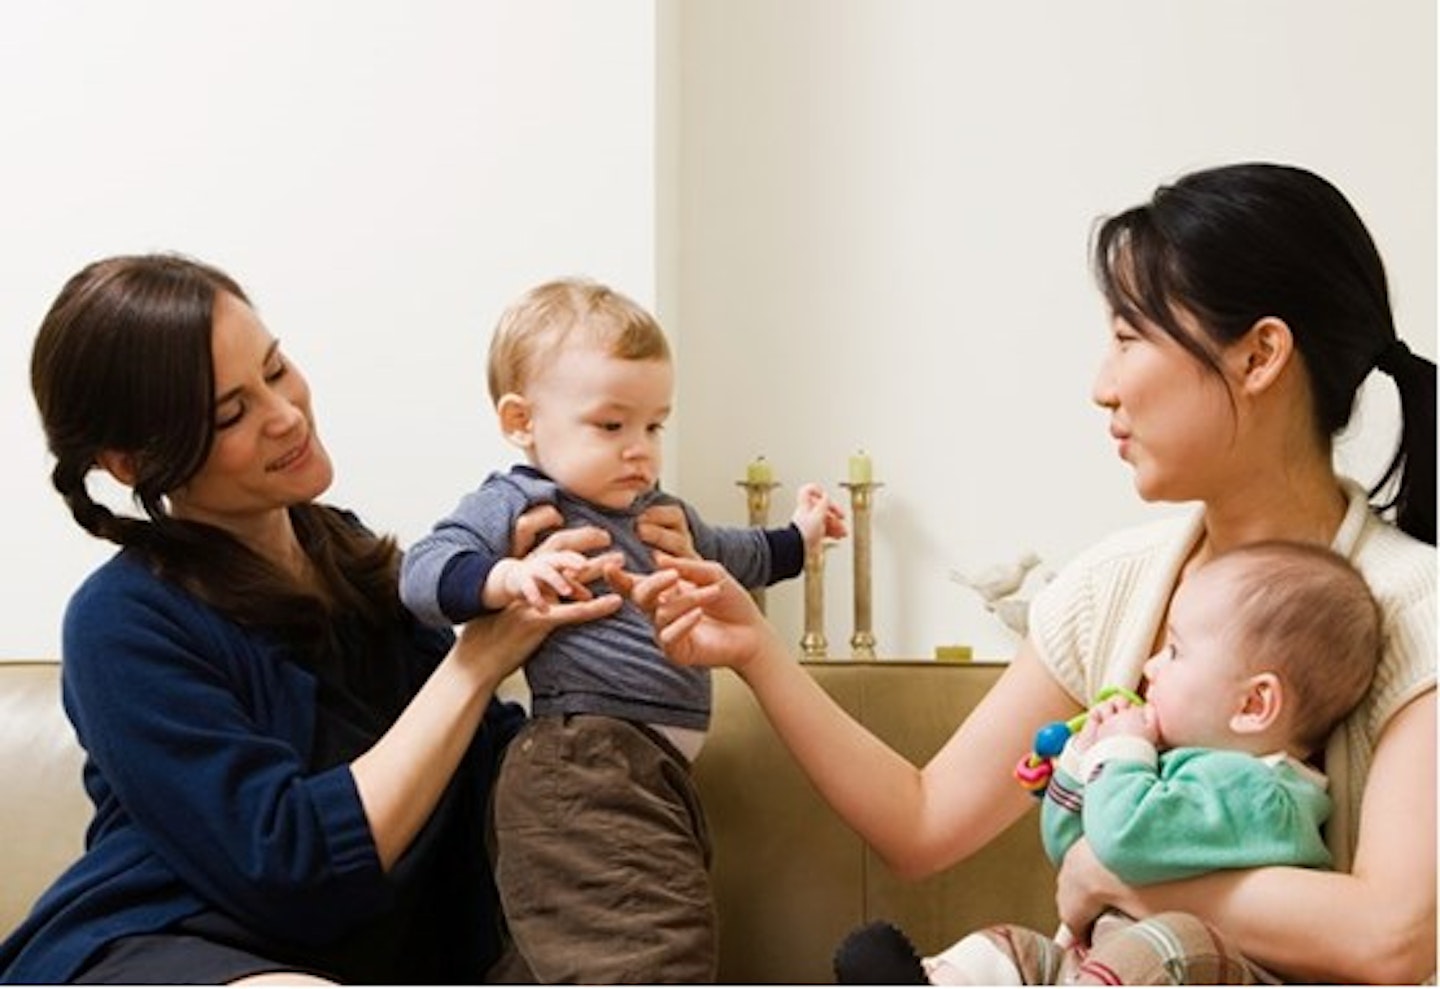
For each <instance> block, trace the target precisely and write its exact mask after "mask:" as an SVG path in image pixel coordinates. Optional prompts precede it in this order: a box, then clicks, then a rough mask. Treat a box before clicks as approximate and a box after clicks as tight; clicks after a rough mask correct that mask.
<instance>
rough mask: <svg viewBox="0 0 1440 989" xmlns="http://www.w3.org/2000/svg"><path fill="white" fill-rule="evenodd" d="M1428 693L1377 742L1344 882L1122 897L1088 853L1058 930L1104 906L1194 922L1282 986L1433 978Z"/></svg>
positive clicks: (1187, 887)
mask: <svg viewBox="0 0 1440 989" xmlns="http://www.w3.org/2000/svg"><path fill="white" fill-rule="evenodd" d="M1435 728H1436V725H1435V693H1434V691H1431V692H1430V693H1428V694H1425V695H1423V696H1422V697H1419V698H1417V699H1416V700H1414V701H1412V702H1411V703H1410V704H1408V705H1406V706H1405V707H1404V708H1403V709H1402V710H1401V711H1400V712H1399V713H1398V714H1396V715H1395V716H1394V718H1392V719H1391V721H1390V724H1389V725H1388V726H1387V727H1386V729H1385V731H1384V732H1383V733H1382V735H1381V737H1380V742H1379V745H1378V747H1377V748H1376V750H1375V757H1374V761H1373V762H1372V763H1371V767H1370V776H1369V778H1368V780H1367V781H1366V786H1365V797H1364V801H1363V804H1362V809H1361V822H1360V832H1359V833H1360V841H1359V845H1358V847H1357V849H1356V854H1355V865H1354V870H1353V871H1352V872H1351V873H1349V874H1348V875H1347V874H1344V873H1336V872H1324V871H1319V870H1309V869H1288V868H1269V869H1253V870H1248V871H1240V872H1216V873H1212V874H1210V875H1208V876H1204V877H1201V878H1199V879H1193V880H1190V881H1187V882H1182V883H1168V884H1163V885H1157V886H1145V887H1138V888H1128V887H1125V886H1123V885H1121V884H1120V883H1119V882H1118V880H1116V879H1115V877H1114V876H1111V875H1110V874H1108V873H1106V872H1105V871H1104V869H1103V867H1101V866H1100V865H1099V863H1098V862H1097V861H1096V859H1095V857H1094V853H1093V852H1092V851H1090V849H1089V848H1088V846H1086V845H1085V843H1083V842H1082V843H1080V844H1077V845H1076V847H1075V848H1074V849H1072V850H1071V852H1070V854H1069V855H1068V856H1067V857H1066V859H1065V863H1064V865H1063V867H1062V869H1061V872H1060V884H1059V887H1058V895H1057V902H1058V905H1059V909H1060V917H1061V920H1062V921H1064V922H1065V923H1066V924H1067V926H1070V927H1071V928H1072V929H1074V930H1084V929H1086V928H1087V927H1088V925H1089V923H1090V921H1092V920H1093V919H1094V917H1095V915H1096V913H1098V911H1099V909H1100V908H1101V907H1102V906H1103V905H1106V904H1110V905H1114V906H1116V907H1118V908H1120V909H1121V910H1124V911H1126V912H1127V913H1131V914H1133V915H1135V916H1148V915H1150V914H1153V913H1157V912H1160V911H1165V910H1183V911H1187V912H1189V913H1193V914H1195V915H1197V916H1199V917H1201V918H1203V919H1204V920H1206V921H1208V922H1210V923H1211V924H1214V925H1215V926H1216V927H1218V928H1219V929H1220V930H1222V931H1224V932H1225V934H1226V936H1227V937H1229V938H1230V939H1231V940H1232V941H1233V942H1234V943H1235V944H1236V945H1237V946H1238V947H1239V948H1240V950H1241V951H1243V952H1244V953H1245V954H1246V955H1247V956H1248V957H1250V958H1253V959H1254V960H1255V961H1257V962H1259V963H1260V964H1262V965H1265V966H1266V967H1268V968H1272V969H1274V970H1275V971H1277V972H1280V973H1283V974H1284V975H1286V976H1287V977H1289V978H1292V979H1297V980H1304V981H1321V982H1372V983H1382V984H1390V985H1403V984H1414V983H1416V982H1420V981H1422V980H1424V979H1427V978H1429V977H1431V976H1432V975H1433V974H1434V972H1435V965H1436V955H1435V940H1436V928H1435V923H1436V914H1435V899H1436V888H1435V868H1436V844H1435V843H1436V832H1435V799H1436V793H1435V780H1436V776H1435V773H1436V760H1435Z"/></svg>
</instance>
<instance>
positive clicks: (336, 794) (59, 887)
mask: <svg viewBox="0 0 1440 989" xmlns="http://www.w3.org/2000/svg"><path fill="white" fill-rule="evenodd" d="M31 376H32V386H33V390H34V394H35V399H36V402H37V404H38V406H39V410H40V417H41V420H42V422H43V425H44V428H45V434H46V438H47V440H48V443H49V447H50V451H51V453H52V454H53V455H54V457H55V467H54V470H53V474H52V479H53V482H54V485H55V488H56V490H57V491H59V493H60V494H61V496H62V497H63V498H64V499H65V501H66V503H67V504H68V505H69V507H70V510H71V513H72V514H73V515H74V517H75V520H76V521H77V522H78V523H79V524H80V525H81V527H83V528H84V529H85V530H86V531H87V532H89V533H91V534H92V535H94V536H97V537H99V538H101V539H106V540H109V541H111V542H113V543H116V544H117V545H119V546H120V551H119V552H118V553H117V554H116V555H115V556H114V557H112V558H111V559H110V560H109V561H108V562H106V563H105V564H103V565H102V566H100V567H99V568H98V569H97V570H96V571H95V572H94V573H92V574H91V575H90V576H89V577H88V578H87V579H86V581H85V582H84V583H83V584H82V586H81V587H80V588H79V589H78V590H77V591H76V593H75V594H74V596H73V597H72V598H71V601H70V603H69V605H68V607H67V609H66V613H65V619H64V628H63V663H62V683H63V693H64V702H65V707H66V711H67V713H68V715H69V717H70V720H71V722H72V724H73V725H74V727H75V732H76V735H77V736H78V738H79V741H80V744H81V745H82V747H83V748H84V749H85V753H86V761H85V771H84V772H85V787H86V790H87V792H88V794H89V796H90V799H91V800H92V802H93V803H94V806H95V815H94V819H93V820H92V822H91V824H90V827H89V831H88V834H87V837H86V848H85V852H84V854H83V855H82V856H81V858H80V859H79V860H78V861H77V862H76V863H75V864H74V865H73V866H72V867H71V868H70V869H68V870H67V871H66V872H65V873H64V874H63V875H62V876H61V877H60V878H59V879H58V880H57V881H56V883H55V884H54V885H53V886H52V887H51V888H50V889H49V890H48V891H47V892H46V893H45V894H44V895H43V896H42V897H41V899H40V901H39V902H38V903H37V904H36V906H35V908H34V910H33V912H32V913H31V915H30V916H29V917H28V918H27V919H26V920H25V921H24V922H23V923H22V925H21V926H20V928H19V929H18V930H17V931H15V932H14V933H13V934H12V935H11V936H10V937H9V938H8V940H6V941H5V943H4V944H3V945H0V977H3V979H4V980H6V981H14V982H120V983H132V984H134V983H187V982H188V983H196V982H199V983H206V982H209V983H221V982H236V981H265V980H274V981H281V982H287V983H293V982H296V981H314V980H342V981H361V982H388V983H425V982H476V981H480V980H481V979H482V978H483V977H484V974H485V972H486V971H487V969H488V968H489V966H490V965H491V964H492V963H493V962H494V961H495V960H496V958H497V957H498V955H499V953H500V948H501V939H502V935H503V928H502V924H501V922H500V918H499V915H498V909H497V907H496V897H495V891H494V887H493V883H492V880H491V876H490V871H489V866H488V862H487V858H486V854H485V848H484V831H485V824H486V813H487V807H488V801H489V790H490V785H491V782H492V780H493V775H494V772H495V770H496V766H497V764H498V760H499V757H500V754H501V752H502V750H503V748H504V746H505V744H506V742H507V741H508V740H509V738H510V737H511V735H512V734H513V733H514V731H515V730H516V729H517V728H518V726H519V723H520V721H521V719H522V712H521V711H520V709H519V708H518V707H517V706H516V705H513V704H505V703H502V702H500V701H498V700H497V699H496V698H495V688H496V686H497V685H498V684H499V683H500V681H501V680H502V679H503V678H504V677H505V676H506V675H507V674H508V673H509V672H511V671H512V670H514V669H515V668H516V667H518V666H519V665H520V663H521V662H522V661H523V660H524V658H525V657H526V656H527V655H528V654H529V653H530V652H531V651H532V650H533V649H534V647H535V646H536V645H538V644H539V642H540V641H541V640H542V639H543V638H544V636H545V635H546V634H547V633H548V632H549V630H550V629H552V628H555V627H557V626H558V625H561V624H565V623H569V622H575V621H583V620H587V619H590V618H594V617H598V616H600V615H604V614H608V613H610V612H612V611H613V610H614V609H615V608H616V607H618V606H619V603H620V602H619V599H618V598H617V597H616V596H614V595H609V596H607V597H604V598H597V599H589V595H587V594H585V593H584V591H583V589H575V594H576V598H577V599H576V600H574V601H570V602H565V603H557V604H556V605H555V606H553V607H550V608H548V609H546V610H545V611H544V612H543V613H541V612H540V611H537V610H535V609H533V608H529V607H515V608H511V609H507V610H506V611H504V612H501V613H499V614H497V615H495V616H493V617H491V618H489V619H486V620H482V621H476V622H473V623H470V624H469V625H467V626H465V628H464V629H463V630H462V632H461V634H460V635H459V637H458V639H457V637H456V636H454V635H452V634H451V633H450V632H449V631H448V630H440V631H437V630H434V629H426V628H424V627H422V626H420V625H418V624H417V623H416V622H414V621H413V620H412V619H411V618H410V617H409V616H408V614H407V613H406V612H405V610H404V609H403V607H402V606H401V605H400V603H399V597H398V593H397V579H398V565H399V551H398V549H397V547H396V545H395V542H394V540H393V539H390V538H381V537H379V536H377V535H376V534H374V533H373V532H371V531H370V530H368V529H367V528H365V526H364V525H363V524H361V522H360V521H359V520H358V519H357V518H356V517H355V516H354V515H352V514H350V513H348V512H345V511H342V510H339V509H336V508H333V507H330V506H328V505H325V504H322V503H320V502H318V501H317V500H316V499H317V498H319V497H320V496H321V495H322V494H323V492H324V491H325V490H326V489H327V488H328V487H329V486H330V482H331V478H332V468H331V464H330V459H329V456H328V454H327V453H326V451H325V447H324V445H323V444H322V442H321V439H320V435H319V432H318V430H317V428H316V423H315V418H314V414H313V411H312V408H311V402H310V391H309V386H308V385H307V383H306V381H305V379H304V377H303V376H302V375H301V373H300V371H299V369H298V368H296V367H295V365H294V364H292V363H291V362H290V361H289V360H288V359H287V358H286V356H285V354H284V352H283V351H282V350H281V349H280V344H279V341H278V340H276V339H275V338H274V337H273V336H271V334H270V332H269V331H268V330H267V329H266V327H265V326H264V324H263V323H262V322H261V321H260V319H259V317H258V315H257V314H256V312H255V310H254V309H253V308H252V307H251V305H250V303H249V301H248V299H247V298H246V295H245V293H244V292H243V291H242V290H241V289H240V286H239V285H237V284H236V283H235V282H234V281H233V280H232V279H231V278H230V277H229V276H227V275H225V274H224V273H223V272H220V271H218V270H216V269H215V268H213V267H210V266H208V265H205V264H201V263H199V262H196V261H193V260H189V259H186V258H181V257H176V256H169V255H150V256H137V257H117V258H110V259H107V260H104V261H99V262H96V263H94V264H91V265H89V266H87V267H86V268H84V269H83V270H82V271H80V272H79V273H77V274H76V275H75V276H74V277H72V278H71V279H70V280H69V282H68V283H67V284H66V285H65V286H64V288H63V290H62V291H61V293H60V295H59V297H58V298H57V299H56V300H55V302H54V304H53V305H52V307H51V309H50V311H49V313H48V314H47V315H46V317H45V320H44V322H43V324H42V326H41V328H40V332H39V335H38V336H37V338H36V341H35V346H34V351H33V355H32V364H31ZM96 468H99V469H100V470H103V471H104V472H106V473H108V474H109V475H111V476H112V477H113V478H114V479H115V480H117V481H119V482H120V483H121V484H122V485H124V486H125V487H127V488H129V489H130V490H131V491H132V492H133V495H134V502H135V505H136V506H137V508H138V512H136V513H135V514H130V513H123V512H122V513H117V512H116V511H114V510H112V509H111V508H109V507H106V506H105V505H103V504H101V503H100V502H97V501H96V500H95V499H94V498H92V496H91V494H90V492H89V490H88V488H87V480H88V478H89V475H90V473H91V471H93V470H95V469H96ZM551 521H553V520H548V519H545V518H543V517H540V516H533V517H531V518H530V519H528V520H527V521H526V522H525V523H524V524H523V525H522V526H521V530H522V531H521V532H520V533H519V534H518V535H517V542H518V543H519V544H520V545H522V546H525V547H527V548H528V547H530V546H532V545H533V544H534V542H535V538H534V534H535V533H536V532H537V531H539V529H540V527H541V526H543V525H546V524H549V523H550V522H551ZM596 535H597V534H595V533H592V532H576V533H566V534H559V535H556V536H552V537H551V538H550V539H549V540H547V542H546V546H547V548H550V549H555V548H557V547H559V548H571V549H578V550H587V549H595V548H597V546H598V544H597V543H596V541H595V536H596ZM606 559H608V557H605V556H602V557H597V558H596V563H595V568H596V569H594V571H593V572H594V573H598V567H599V566H600V565H602V564H603V562H604V561H605V560H606Z"/></svg>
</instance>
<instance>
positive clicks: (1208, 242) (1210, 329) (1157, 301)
mask: <svg viewBox="0 0 1440 989" xmlns="http://www.w3.org/2000/svg"><path fill="white" fill-rule="evenodd" d="M1093 247H1094V249H1093V264H1094V267H1095V273H1096V278H1097V280H1098V281H1099V283H1100V287H1101V289H1102V291H1103V292H1104V294H1105V297H1106V300H1107V301H1108V302H1109V304H1110V307H1111V309H1112V311H1114V312H1115V313H1116V314H1117V315H1119V316H1121V317H1123V318H1126V319H1127V321H1130V322H1132V323H1133V322H1138V321H1139V319H1141V318H1143V320H1145V321H1148V322H1150V323H1153V324H1154V325H1155V326H1157V327H1159V328H1160V329H1161V330H1162V331H1163V332H1165V333H1166V334H1168V335H1169V336H1170V337H1172V338H1173V339H1174V340H1175V341H1176V342H1177V343H1179V344H1180V345H1181V346H1183V347H1184V348H1185V349H1186V350H1188V351H1189V352H1190V353H1191V354H1193V355H1194V356H1195V357H1196V359H1197V360H1199V361H1200V362H1201V364H1203V365H1205V366H1206V367H1208V368H1209V369H1210V370H1211V371H1212V372H1214V373H1215V374H1216V375H1219V374H1220V373H1221V371H1220V367H1219V365H1218V363H1217V360H1216V357H1215V354H1216V353H1217V352H1218V350H1219V349H1220V348H1222V347H1224V346H1225V345H1226V344H1229V343H1232V342H1234V341H1236V340H1239V339H1240V338H1242V337H1243V336H1244V335H1245V334H1246V333H1248V332H1249V331H1250V329H1251V328H1252V327H1253V326H1254V325H1255V324H1256V323H1257V322H1259V321H1260V320H1261V319H1264V318H1266V317H1274V318H1278V319H1280V320H1283V321H1284V322H1285V324H1286V325H1287V326H1288V327H1289V328H1290V332H1291V334H1292V336H1293V338H1294V340H1295V346H1296V349H1297V350H1298V351H1299V353H1300V356H1301V358H1302V360H1301V364H1302V366H1303V367H1304V369H1305V373H1306V374H1307V375H1308V376H1309V379H1310V385H1311V393H1312V395H1313V396H1314V409H1313V412H1314V418H1315V423H1316V427H1317V428H1318V429H1319V430H1320V432H1321V434H1322V435H1321V439H1322V440H1324V442H1325V443H1326V444H1327V445H1328V444H1329V443H1330V441H1331V438H1332V437H1333V436H1334V435H1335V434H1336V433H1338V432H1339V431H1340V430H1341V429H1343V428H1344V427H1345V426H1346V424H1348V423H1349V421H1350V417H1351V414H1352V412H1353V410H1354V405H1355V397H1356V394H1357V392H1358V391H1359V389H1360V385H1361V383H1362V382H1363V381H1364V380H1365V379H1366V377H1367V376H1369V374H1370V372H1371V371H1372V370H1373V369H1375V368H1377V367H1378V368H1381V369H1382V370H1384V371H1385V372H1386V373H1387V374H1389V375H1391V376H1392V377H1393V378H1394V379H1395V384H1396V388H1397V389H1398V391H1399V393H1400V411H1401V420H1402V428H1401V434H1400V439H1399V442H1398V445H1397V448H1396V451H1395V454H1394V456H1393V458H1392V459H1391V461H1390V465H1389V467H1388V468H1387V469H1386V470H1385V471H1384V473H1383V474H1382V476H1381V478H1380V480H1379V481H1378V482H1377V483H1376V484H1375V486H1374V487H1373V488H1372V489H1371V491H1370V495H1371V497H1372V498H1373V497H1377V496H1380V497H1381V499H1382V500H1381V502H1380V504H1379V505H1378V506H1377V507H1378V508H1379V510H1380V511H1382V512H1387V513H1391V514H1393V516H1394V518H1395V521H1396V523H1397V524H1398V525H1399V527H1400V528H1401V529H1403V530H1405V531H1406V532H1408V533H1410V534H1411V535H1412V536H1414V537H1416V538H1417V539H1421V540H1424V541H1425V542H1427V543H1430V544H1431V545H1432V546H1433V545H1434V544H1435V364H1434V363H1433V362H1432V361H1429V360H1427V359H1425V358H1424V357H1421V356H1419V355H1417V354H1412V353H1411V352H1410V350H1409V348H1408V347H1405V345H1404V344H1403V343H1401V342H1400V341H1399V340H1398V339H1397V337H1396V333H1395V322H1394V317H1393V315H1392V313H1391V310H1390V294H1389V289H1388V287H1387V284H1386V278H1385V266H1384V264H1383V263H1382V262H1381V259H1380V254H1379V252H1378V251H1377V250H1376V248H1375V243H1374V241H1373V240H1372V239H1371V237H1370V234H1369V232H1368V231H1367V230H1366V229H1365V224H1364V222H1363V221H1361V219H1360V217H1359V215H1358V214H1357V213H1356V212H1355V210H1354V208H1353V207H1352V206H1351V205H1350V203H1349V201H1347V200H1346V198H1345V197H1344V195H1343V194H1341V192H1340V191H1339V190H1338V189H1336V188H1335V187H1334V186H1333V185H1331V184H1330V183H1329V182H1327V181H1326V180H1324V179H1322V178H1320V177H1319V176H1318V175H1315V174H1314V173H1312V172H1308V171H1306V170H1304V169H1301V168H1295V167H1293V166H1288V165H1276V164H1269V163H1251V164H1239V165H1229V166H1225V167H1221V168H1214V169H1209V170H1205V171H1200V172H1195V173H1193V174H1190V175H1187V176H1185V177H1184V178H1182V179H1180V180H1179V181H1177V182H1175V183H1174V184H1173V185H1166V186H1161V187H1160V188H1159V189H1157V190H1156V192H1155V194H1154V196H1153V197H1152V198H1151V200H1150V201H1149V202H1148V203H1145V204H1143V205H1141V206H1137V207H1135V208H1134V209H1131V210H1128V211H1126V212H1124V213H1121V214H1119V215H1118V216H1114V217H1111V218H1110V219H1108V220H1106V221H1105V222H1104V223H1102V224H1101V225H1100V226H1099V227H1098V228H1097V231H1096V236H1095V241H1094V245H1093ZM1182 313H1188V314H1190V315H1191V316H1193V317H1194V318H1195V320H1196V321H1197V322H1198V324H1199V326H1200V328H1201V333H1202V334H1203V337H1197V336H1196V335H1194V334H1193V333H1191V332H1189V331H1187V330H1186V329H1185V327H1184V325H1183V323H1182V321H1181V319H1180V315H1181V314H1182Z"/></svg>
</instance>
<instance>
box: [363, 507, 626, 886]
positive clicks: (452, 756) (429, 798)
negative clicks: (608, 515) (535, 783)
mask: <svg viewBox="0 0 1440 989" xmlns="http://www.w3.org/2000/svg"><path fill="white" fill-rule="evenodd" d="M606 543H608V536H606V535H605V534H604V533H602V532H600V530H598V529H569V530H565V531H564V532H561V533H556V534H555V535H553V536H551V537H550V539H548V540H546V542H545V544H544V546H542V547H541V551H557V550H562V549H563V550H573V551H576V552H581V553H583V552H586V551H588V550H592V549H596V548H599V547H601V546H604V545H606ZM615 562H616V561H615V559H614V558H613V557H610V556H605V557H596V558H594V559H593V560H592V564H591V565H592V567H593V572H587V573H584V574H581V575H580V579H582V580H586V581H588V580H591V579H594V577H596V576H598V575H599V573H600V571H601V570H603V569H604V568H605V567H606V566H607V565H614V564H615ZM620 604H621V599H620V598H619V597H618V596H617V595H613V594H610V595H605V596H603V597H599V598H595V599H593V600H588V601H576V602H560V603H554V604H551V605H549V607H547V608H546V609H545V610H544V611H543V612H542V611H540V610H538V609H536V608H533V607H531V606H530V605H528V604H526V603H524V602H516V603H515V604H513V605H511V606H510V607H508V608H506V609H505V610H503V611H501V612H498V613H497V614H494V615H491V616H488V617H486V618H481V619H477V620H475V621H472V622H469V623H467V624H466V625H465V626H463V628H462V629H461V632H460V636H459V638H458V639H457V640H456V643H455V646H454V648H453V649H451V651H450V652H449V654H448V655H446V656H445V658H444V659H443V660H441V661H440V665H439V666H438V667H436V669H435V672H434V673H432V674H431V675H430V677H429V679H428V680H426V682H425V684H424V686H422V687H421V688H420V691H419V693H417V694H416V695H415V697H414V699H412V700H411V701H410V703H409V705H408V706H407V707H406V708H405V710H404V711H403V712H401V714H400V717H399V718H398V719H397V720H396V722H395V724H394V725H392V726H391V727H390V730H389V731H387V732H386V733H385V735H384V736H383V737H382V738H381V739H380V741H378V742H377V743H376V744H375V745H374V746H372V747H371V748H370V749H369V750H368V751H367V752H365V754H363V755H362V756H360V757H359V758H358V759H356V760H355V761H354V762H353V763H352V764H351V766H350V771H351V775H352V776H353V777H354V779H355V786H356V789H357V790H358V791H359V794H360V802H361V804H362V806H363V807H364V809H365V816H366V818H367V819H368V821H369V824H370V831H371V834H372V836H373V838H374V841H375V848H376V851H377V853H378V855H379V857H380V864H381V866H382V867H383V868H384V869H385V870H387V871H388V870H389V869H390V867H391V866H393V865H394V864H395V861H396V860H397V859H398V858H399V857H400V856H401V854H403V853H404V851H405V849H406V848H408V847H410V843H411V842H412V841H413V840H414V839H415V835H416V834H417V833H419V831H420V828H421V826H422V825H423V824H424V823H425V821H426V820H427V819H428V818H429V817H430V813H431V812H432V811H433V810H434V809H435V805H436V803H438V802H439V800H440V795H441V794H442V793H443V792H444V790H445V787H446V785H447V784H448V783H449V780H450V777H451V776H452V775H453V774H454V772H455V769H456V767H458V766H459V764H460V759H461V757H462V756H463V755H464V753H465V750H466V749H467V748H468V747H469V745H470V741H471V739H472V738H473V737H474V735H475V732H476V730H477V729H478V727H479V725H480V721H481V718H483V717H484V714H485V709H486V707H487V705H488V704H489V703H490V699H491V698H492V697H493V696H494V694H495V689H496V687H498V686H499V684H500V682H501V681H502V680H503V679H504V678H505V677H506V676H507V675H509V674H510V673H511V672H512V671H514V670H515V669H517V668H519V666H520V665H521V664H522V663H523V662H524V661H525V659H526V658H527V657H529V655H530V654H531V653H532V652H534V651H535V649H536V647H537V646H539V645H540V643H541V641H542V640H543V639H544V638H545V636H546V635H547V634H549V632H550V631H551V630H552V629H554V628H556V627H558V626H560V625H567V624H571V623H574V622H582V621H591V620H594V619H596V618H602V617H604V616H606V615H610V614H613V613H614V612H615V611H616V610H617V609H618V608H619V607H620Z"/></svg>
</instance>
